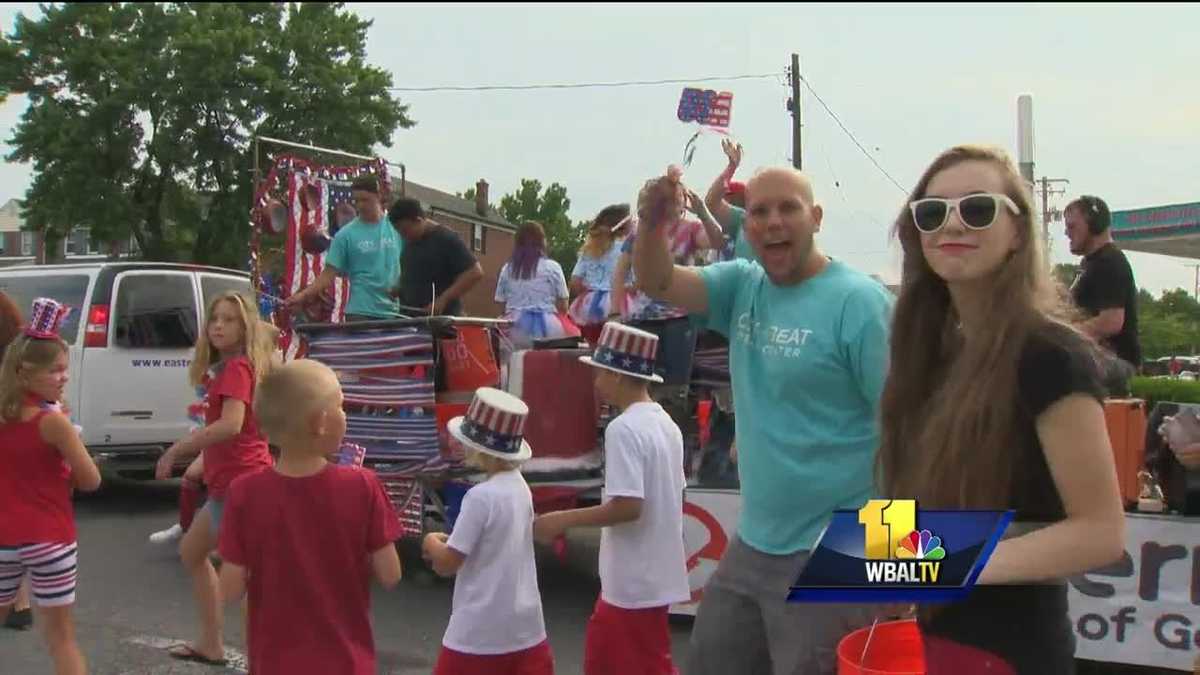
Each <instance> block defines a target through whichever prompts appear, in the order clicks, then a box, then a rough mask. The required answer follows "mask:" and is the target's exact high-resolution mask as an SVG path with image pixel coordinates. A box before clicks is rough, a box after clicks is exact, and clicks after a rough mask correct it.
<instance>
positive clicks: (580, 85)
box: [388, 73, 779, 92]
mask: <svg viewBox="0 0 1200 675" xmlns="http://www.w3.org/2000/svg"><path fill="white" fill-rule="evenodd" d="M778 76H779V73H765V74H762V75H729V76H726V77H717V76H713V77H694V78H691V79H685V80H626V81H620V82H564V83H558V84H480V85H471V86H461V87H459V86H438V87H388V90H389V91H409V92H414V91H415V92H430V91H529V90H533V89H588V88H599V87H604V88H612V87H644V86H652V85H659V84H692V83H695V82H718V81H725V80H761V79H766V78H769V77H778Z"/></svg>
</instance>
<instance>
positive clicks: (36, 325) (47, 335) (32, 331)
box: [25, 298, 70, 340]
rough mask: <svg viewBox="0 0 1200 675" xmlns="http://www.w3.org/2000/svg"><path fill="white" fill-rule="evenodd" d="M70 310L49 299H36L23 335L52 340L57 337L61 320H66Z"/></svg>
mask: <svg viewBox="0 0 1200 675" xmlns="http://www.w3.org/2000/svg"><path fill="white" fill-rule="evenodd" d="M69 311H70V308H69V307H67V306H66V305H64V304H62V303H60V302H59V301H57V300H54V299H51V298H38V299H37V300H34V301H33V310H32V311H31V312H30V313H29V326H28V327H26V328H25V334H26V335H28V336H29V337H32V338H38V339H41V340H53V339H54V338H57V337H58V328H59V326H61V325H62V322H63V319H66V318H67V312H69Z"/></svg>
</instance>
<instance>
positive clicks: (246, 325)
mask: <svg viewBox="0 0 1200 675" xmlns="http://www.w3.org/2000/svg"><path fill="white" fill-rule="evenodd" d="M205 316H206V317H207V319H206V321H205V326H204V331H203V332H202V333H201V334H200V337H199V339H198V340H197V341H196V355H195V357H194V358H193V360H192V365H191V369H190V371H189V373H188V374H189V376H190V378H191V382H192V385H193V386H198V385H200V384H201V382H203V381H204V380H205V378H206V377H207V378H208V386H207V391H206V394H205V396H206V408H205V422H206V425H205V426H204V428H202V429H198V430H197V431H195V432H193V433H191V434H189V435H188V436H187V437H186V438H184V439H182V440H180V441H178V442H176V443H175V444H174V445H172V446H171V447H170V448H168V449H167V451H166V452H165V453H163V456H162V458H161V459H159V461H158V467H157V469H156V477H157V478H158V479H160V480H162V479H165V478H168V477H170V475H171V471H172V470H173V468H174V467H175V465H176V464H179V463H182V462H186V461H189V460H191V459H192V458H193V457H195V456H196V455H197V454H199V453H201V452H203V453H204V455H203V464H204V483H205V485H207V486H208V491H209V494H208V502H207V503H205V505H204V508H203V509H201V510H200V512H199V513H198V514H196V518H195V520H194V521H193V522H192V526H191V527H190V528H189V529H188V531H187V534H185V535H184V536H183V541H182V542H181V543H180V546H179V555H180V558H181V559H182V560H183V566H184V567H185V568H187V570H188V572H189V573H191V575H192V592H193V596H194V597H195V599H196V605H197V607H198V609H199V611H200V639H199V640H198V641H196V642H195V643H192V644H178V645H175V646H173V647H171V649H170V654H171V656H173V657H175V658H177V659H181V660H185V661H196V662H200V663H204V664H209V665H224V664H225V663H226V660H225V647H224V644H223V643H222V641H221V635H222V618H223V617H222V613H221V602H220V595H219V592H218V586H217V572H216V570H215V569H213V565H212V563H211V562H210V561H209V555H210V554H211V553H212V552H213V551H214V550H215V549H216V547H217V541H218V535H219V533H220V527H221V515H222V513H223V511H224V506H225V492H226V490H228V488H229V484H230V483H232V482H233V480H234V479H235V478H238V477H240V476H242V475H245V474H248V473H254V472H257V471H261V470H263V469H265V468H269V467H270V466H271V465H272V463H273V462H272V459H271V455H270V452H269V451H268V449H267V441H266V438H265V437H264V436H263V435H262V433H261V432H260V431H259V429H258V421H257V420H256V419H255V417H254V411H253V409H252V408H251V404H252V402H253V401H254V388H255V386H256V385H257V384H258V382H259V381H261V379H262V376H263V375H264V374H266V372H267V371H268V370H269V368H270V367H271V365H272V363H273V361H274V358H275V345H276V337H277V333H276V331H275V328H274V327H273V326H271V325H270V324H268V323H266V322H265V321H262V320H261V319H259V318H258V313H257V310H256V309H255V306H254V303H252V302H251V301H250V300H247V299H246V298H245V297H243V296H242V295H240V294H239V293H236V292H233V291H230V292H227V293H223V294H221V295H219V296H217V297H216V298H214V299H213V301H212V302H211V303H210V304H209V307H208V313H207V314H206V315H205Z"/></svg>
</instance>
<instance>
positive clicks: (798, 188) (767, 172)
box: [746, 167, 815, 208]
mask: <svg viewBox="0 0 1200 675" xmlns="http://www.w3.org/2000/svg"><path fill="white" fill-rule="evenodd" d="M755 187H758V188H760V192H761V191H762V190H761V189H762V188H768V187H769V188H775V190H774V191H777V190H778V189H780V188H782V189H786V190H789V191H792V193H793V194H798V195H799V196H800V198H801V200H803V201H804V203H805V204H808V205H809V206H812V205H813V204H814V203H815V202H814V198H813V188H812V181H811V180H809V178H808V176H807V175H805V174H804V173H803V172H802V171H800V170H799V169H793V168H791V167H768V168H765V169H759V170H758V171H756V172H755V173H754V176H753V177H752V178H751V179H750V181H749V182H748V183H746V206H747V208H749V206H750V204H751V203H753V201H754V188H755Z"/></svg>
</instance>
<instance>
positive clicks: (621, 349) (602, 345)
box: [579, 321, 663, 382]
mask: <svg viewBox="0 0 1200 675" xmlns="http://www.w3.org/2000/svg"><path fill="white" fill-rule="evenodd" d="M657 352H658V336H657V335H655V334H654V333H647V332H646V331H644V330H638V329H637V328H634V327H632V326H626V325H625V324H622V323H617V322H616V321H609V322H608V323H606V324H604V328H603V329H602V330H601V331H600V341H599V342H598V343H597V344H596V351H595V353H593V354H592V355H591V356H581V357H579V360H580V361H583V362H584V363H586V364H588V365H589V366H595V367H597V368H604V369H605V370H611V371H613V372H616V373H620V374H622V375H628V376H630V377H637V378H641V379H643V380H649V381H651V382H662V381H663V379H662V377H660V376H658V375H655V374H654V358H655V354H657Z"/></svg>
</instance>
